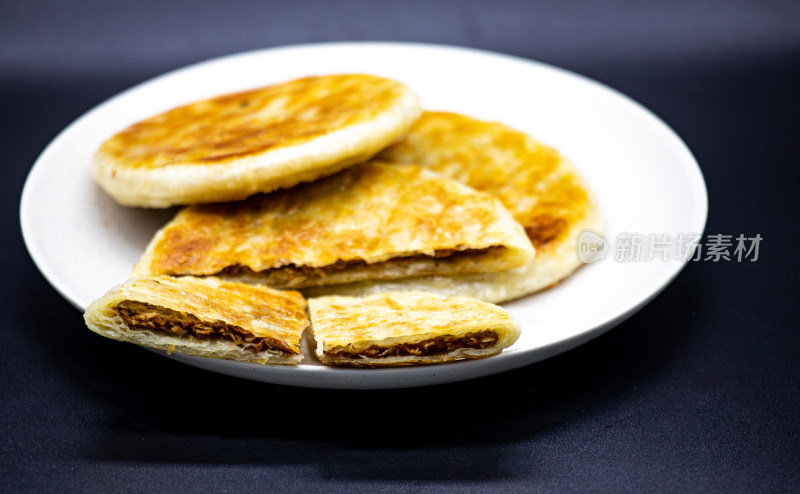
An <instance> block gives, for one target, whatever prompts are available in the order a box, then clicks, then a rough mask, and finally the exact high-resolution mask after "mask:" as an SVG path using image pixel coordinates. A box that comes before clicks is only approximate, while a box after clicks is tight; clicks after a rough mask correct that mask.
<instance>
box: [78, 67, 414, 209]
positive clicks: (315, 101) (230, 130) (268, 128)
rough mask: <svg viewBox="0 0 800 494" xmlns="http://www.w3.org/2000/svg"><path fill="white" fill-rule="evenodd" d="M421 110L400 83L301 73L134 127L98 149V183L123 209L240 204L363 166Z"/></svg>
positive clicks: (119, 133) (175, 110)
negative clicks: (270, 192)
mask: <svg viewBox="0 0 800 494" xmlns="http://www.w3.org/2000/svg"><path fill="white" fill-rule="evenodd" d="M419 114H420V107H419V102H418V100H417V97H416V95H415V94H414V92H413V91H412V90H411V89H409V88H408V87H407V86H405V85H403V84H401V83H400V82H397V81H393V80H390V79H385V78H382V77H375V76H371V75H364V74H344V75H329V76H322V77H306V78H303V79H297V80H294V81H289V82H285V83H282V84H275V85H272V86H267V87H263V88H259V89H252V90H249V91H242V92H239V93H234V94H226V95H222V96H217V97H215V98H210V99H206V100H203V101H196V102H194V103H190V104H187V105H184V106H181V107H179V108H175V109H172V110H170V111H167V112H165V113H162V114H160V115H156V116H153V117H150V118H148V119H146V120H143V121H141V122H138V123H135V124H133V125H131V126H130V127H128V128H126V129H124V130H122V131H120V132H118V133H117V134H115V135H114V136H112V137H110V138H109V139H107V140H106V141H105V142H103V143H102V145H101V146H100V149H99V150H98V151H97V153H96V155H95V160H94V168H93V171H94V177H95V179H96V181H97V182H98V183H99V184H100V186H101V187H102V188H103V189H104V190H105V191H106V192H107V193H108V194H109V195H111V196H112V197H113V198H114V199H115V200H116V201H117V202H119V203H120V204H123V205H126V206H143V207H151V208H163V207H168V206H172V205H175V204H196V203H208V202H216V201H231V200H238V199H244V198H245V197H248V196H250V195H253V194H255V193H257V192H269V191H272V190H275V189H278V188H285V187H290V186H292V185H295V184H297V183H300V182H307V181H311V180H314V179H316V178H318V177H323V176H326V175H330V174H332V173H335V172H337V171H339V170H342V169H344V168H345V167H348V166H350V165H353V164H356V163H361V162H363V161H365V160H367V159H368V158H370V157H371V156H372V155H373V154H375V153H377V152H378V151H380V150H381V149H383V148H384V147H386V146H387V145H389V144H391V143H392V142H394V141H395V140H397V139H398V138H400V137H401V136H402V135H403V134H404V133H405V132H406V131H407V130H408V128H409V126H410V125H411V124H412V123H413V122H414V120H416V119H417V117H419Z"/></svg>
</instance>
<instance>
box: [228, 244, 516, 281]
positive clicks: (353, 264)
mask: <svg viewBox="0 0 800 494" xmlns="http://www.w3.org/2000/svg"><path fill="white" fill-rule="evenodd" d="M504 248H505V247H502V246H494V247H488V248H486V249H465V250H455V249H440V250H437V251H435V252H434V253H433V255H432V256H429V255H426V254H416V255H412V256H405V257H397V258H394V259H389V260H387V261H383V262H381V263H380V264H382V265H387V264H404V263H409V262H415V261H422V260H426V259H444V258H450V259H454V258H462V257H463V258H466V257H477V256H479V255H486V254H489V253H494V252H500V250H502V249H504ZM369 265H370V263H368V262H367V261H363V260H361V259H353V260H349V261H343V260H341V259H340V260H338V261H336V262H335V263H333V264H329V265H327V266H322V267H318V268H315V267H311V266H298V265H296V264H287V265H285V266H281V267H279V268H271V269H266V270H264V271H259V272H258V274H259V275H264V276H267V277H268V278H269V279H270V281H271V282H273V283H277V284H279V285H281V284H283V283H288V282H291V281H292V280H297V279H298V278H300V279H304V280H314V279H323V278H325V277H327V276H329V275H331V274H333V273H338V272H341V271H344V270H347V269H363V268H366V267H367V266H369ZM255 273H256V272H255V271H253V270H252V269H250V268H249V267H247V266H243V265H241V264H235V265H233V266H228V267H226V268H225V269H223V270H222V272H221V274H223V275H233V276H235V275H242V274H245V275H252V274H255ZM420 274H425V273H420Z"/></svg>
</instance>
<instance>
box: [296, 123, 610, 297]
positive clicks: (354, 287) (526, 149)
mask: <svg viewBox="0 0 800 494" xmlns="http://www.w3.org/2000/svg"><path fill="white" fill-rule="evenodd" d="M376 159H378V160H381V162H384V163H386V162H391V163H396V164H398V165H405V164H408V163H414V164H416V165H419V166H422V167H425V168H427V169H429V170H432V171H435V172H437V173H439V174H441V175H443V176H446V177H448V178H451V179H453V180H457V181H459V182H461V183H464V184H466V185H469V186H470V187H472V188H474V189H476V190H479V191H482V192H486V193H489V194H492V195H493V196H495V197H497V198H498V199H499V200H500V201H501V202H502V203H503V205H504V206H505V207H506V208H507V209H508V210H509V211H510V212H511V214H512V215H513V216H514V219H515V220H517V222H519V223H520V224H521V225H522V226H523V227H524V229H525V233H526V234H527V236H528V238H529V239H530V241H531V243H532V244H533V245H534V247H535V248H536V257H535V259H533V260H532V261H530V262H529V263H527V264H525V265H523V266H520V267H517V268H514V269H509V270H505V271H498V272H493V273H490V274H480V275H475V274H458V275H455V276H449V277H441V276H432V277H426V278H414V279H406V280H365V281H363V282H360V283H353V284H350V285H344V286H336V287H320V288H313V289H308V290H305V293H306V295H308V296H323V295H331V294H336V295H350V296H359V295H368V294H372V293H381V292H387V291H398V290H424V291H431V292H435V293H440V294H442V295H448V296H452V295H466V296H472V297H477V298H480V299H482V300H486V301H489V302H495V303H499V302H504V301H508V300H512V299H515V298H519V297H522V296H524V295H527V294H529V293H533V292H536V291H538V290H541V289H544V288H547V287H549V286H551V285H553V284H555V283H558V282H559V281H561V280H562V279H564V278H566V277H568V276H569V275H570V274H572V272H573V271H575V270H576V269H577V268H578V267H580V266H581V265H582V263H581V260H580V258H579V257H578V250H577V249H578V237H579V236H580V234H581V233H582V232H584V231H586V230H592V231H594V232H597V233H601V232H602V230H603V221H602V217H601V215H600V210H599V207H598V204H597V200H596V198H595V197H594V194H593V193H592V191H591V189H590V188H589V186H588V184H587V183H586V181H585V180H584V179H583V177H581V175H580V174H579V173H578V172H577V170H576V169H575V167H574V166H573V165H572V164H571V163H570V162H569V161H568V160H567V159H566V158H565V157H564V156H562V155H561V154H560V153H559V152H558V151H557V150H555V149H554V148H552V147H550V146H547V145H545V144H542V143H541V142H539V141H537V140H535V139H534V138H532V137H530V136H528V135H527V134H525V133H523V132H520V131H518V130H515V129H512V128H510V127H508V126H506V125H503V124H500V123H494V122H483V121H480V120H476V119H474V118H470V117H467V116H464V115H458V114H454V113H437V112H424V113H423V115H422V116H421V117H420V119H419V120H418V121H417V122H416V123H415V124H414V125H413V127H412V128H411V131H410V132H409V133H408V135H407V136H406V137H405V138H404V139H403V140H401V141H400V142H398V143H397V144H395V145H393V146H390V147H389V148H387V149H386V150H384V151H382V152H381V153H380V154H379V155H378V156H377V158H376Z"/></svg>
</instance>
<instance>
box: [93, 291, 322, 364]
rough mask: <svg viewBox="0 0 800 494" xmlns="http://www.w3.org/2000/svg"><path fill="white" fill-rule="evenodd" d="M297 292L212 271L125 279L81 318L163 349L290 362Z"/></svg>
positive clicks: (297, 324) (299, 330)
mask: <svg viewBox="0 0 800 494" xmlns="http://www.w3.org/2000/svg"><path fill="white" fill-rule="evenodd" d="M305 308H306V302H305V299H303V297H302V295H300V294H299V293H297V292H282V291H278V290H273V289H271V288H268V287H265V286H260V285H247V284H244V283H230V282H225V281H221V280H219V279H216V278H210V277H209V278H193V277H188V276H187V277H182V278H173V277H170V276H153V277H143V278H132V279H130V280H128V281H126V282H125V283H123V284H122V285H119V286H117V287H115V288H113V289H111V291H109V292H108V293H107V294H105V295H104V296H103V297H102V298H100V299H98V300H96V301H95V302H93V303H92V304H91V305H90V306H89V308H88V309H86V313H85V314H84V320H85V321H86V325H87V326H88V327H89V329H91V330H92V331H94V332H95V333H98V334H100V335H102V336H106V337H108V338H112V339H115V340H119V341H127V342H129V343H135V344H137V345H142V346H146V347H150V348H157V349H159V350H166V351H168V352H178V353H185V354H189V355H201V356H204V357H215V358H223V359H230V360H241V361H245V362H256V363H262V364H267V363H268V364H297V363H299V362H300V361H301V360H302V358H303V357H302V354H301V353H300V337H301V335H302V334H303V330H305V328H306V327H308V318H307V317H306V313H305Z"/></svg>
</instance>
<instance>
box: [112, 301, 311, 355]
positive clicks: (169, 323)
mask: <svg viewBox="0 0 800 494" xmlns="http://www.w3.org/2000/svg"><path fill="white" fill-rule="evenodd" d="M113 310H114V312H115V313H116V314H117V315H118V316H119V317H121V318H122V320H123V321H125V324H126V325H127V326H128V327H129V328H132V329H140V330H155V331H161V332H163V333H169V334H173V335H176V336H186V335H191V336H194V337H195V338H199V339H203V340H228V341H232V342H233V343H235V344H236V345H237V346H239V347H242V348H244V349H246V350H249V351H252V352H254V353H259V352H263V351H266V350H273V351H275V350H277V351H280V352H284V353H291V354H295V353H296V352H294V351H292V350H291V349H290V348H288V347H287V346H286V345H285V344H283V343H281V342H280V341H277V340H273V339H270V338H261V337H258V336H255V335H253V334H251V333H249V332H247V331H246V330H244V329H242V328H240V327H239V326H234V325H231V324H226V323H224V322H222V321H214V322H207V321H201V320H200V319H198V318H197V317H195V316H194V315H192V314H187V313H184V312H178V311H175V310H172V309H167V308H165V307H159V306H157V305H151V304H147V303H143V302H134V301H131V300H125V301H123V302H120V303H119V304H118V305H117V306H115V307H114V308H113Z"/></svg>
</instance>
